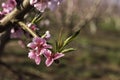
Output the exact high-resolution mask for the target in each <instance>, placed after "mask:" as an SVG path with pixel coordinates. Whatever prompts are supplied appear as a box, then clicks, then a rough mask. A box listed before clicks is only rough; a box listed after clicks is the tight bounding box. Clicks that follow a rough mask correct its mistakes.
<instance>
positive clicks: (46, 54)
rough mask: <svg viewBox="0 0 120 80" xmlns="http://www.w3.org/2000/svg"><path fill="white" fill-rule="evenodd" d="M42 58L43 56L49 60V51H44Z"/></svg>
mask: <svg viewBox="0 0 120 80" xmlns="http://www.w3.org/2000/svg"><path fill="white" fill-rule="evenodd" d="M44 56H45V57H46V58H49V57H50V56H51V51H50V50H46V51H45V52H44Z"/></svg>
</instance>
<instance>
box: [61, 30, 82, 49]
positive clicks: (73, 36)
mask: <svg viewBox="0 0 120 80" xmlns="http://www.w3.org/2000/svg"><path fill="white" fill-rule="evenodd" d="M79 32H80V30H78V31H76V32H75V33H74V34H73V35H71V36H70V37H68V38H67V39H66V40H65V41H64V44H63V47H64V46H66V45H67V44H68V43H70V42H71V41H72V40H73V39H74V38H75V37H76V36H77V35H78V34H79Z"/></svg>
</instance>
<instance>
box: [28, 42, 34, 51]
mask: <svg viewBox="0 0 120 80" xmlns="http://www.w3.org/2000/svg"><path fill="white" fill-rule="evenodd" d="M27 47H29V48H32V49H35V48H36V45H35V44H34V43H33V42H31V43H29V44H28V45H27Z"/></svg>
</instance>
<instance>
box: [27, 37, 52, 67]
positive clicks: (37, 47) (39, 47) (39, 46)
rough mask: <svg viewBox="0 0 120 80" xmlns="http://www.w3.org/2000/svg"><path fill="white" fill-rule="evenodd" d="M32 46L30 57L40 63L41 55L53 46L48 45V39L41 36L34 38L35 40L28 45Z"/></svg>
mask: <svg viewBox="0 0 120 80" xmlns="http://www.w3.org/2000/svg"><path fill="white" fill-rule="evenodd" d="M27 47H29V48H30V52H29V53H28V57H29V58H30V59H33V60H35V62H36V64H37V65H38V64H40V62H41V58H40V56H41V55H42V54H44V53H45V51H46V50H47V49H50V48H52V47H51V45H48V44H47V42H46V40H45V39H43V38H40V37H36V38H33V41H32V42H31V43H29V44H28V45H27Z"/></svg>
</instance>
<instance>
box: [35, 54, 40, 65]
mask: <svg viewBox="0 0 120 80" xmlns="http://www.w3.org/2000/svg"><path fill="white" fill-rule="evenodd" d="M40 62H41V58H40V56H36V58H35V63H36V64H37V65H39V64H40Z"/></svg>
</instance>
